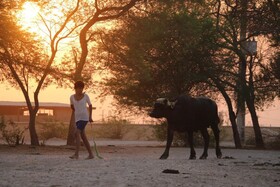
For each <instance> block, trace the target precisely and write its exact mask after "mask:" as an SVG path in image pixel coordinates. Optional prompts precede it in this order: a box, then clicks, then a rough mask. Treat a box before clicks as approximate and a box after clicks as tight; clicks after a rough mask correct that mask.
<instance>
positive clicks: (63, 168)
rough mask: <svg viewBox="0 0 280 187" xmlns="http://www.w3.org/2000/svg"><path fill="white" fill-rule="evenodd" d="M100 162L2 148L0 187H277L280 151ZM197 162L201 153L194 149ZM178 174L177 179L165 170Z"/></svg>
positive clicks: (182, 151)
mask: <svg viewBox="0 0 280 187" xmlns="http://www.w3.org/2000/svg"><path fill="white" fill-rule="evenodd" d="M98 150H99V152H100V155H101V156H102V157H104V159H98V158H94V159H92V160H85V158H86V157H87V152H86V151H85V149H84V148H82V150H81V154H80V158H79V159H78V160H71V159H69V156H70V155H72V154H73V152H74V150H73V148H72V147H67V146H44V147H42V146H41V147H36V148H35V147H31V146H28V145H24V146H18V147H9V146H7V145H0V186H12V187H13V186H25V187H26V186H36V187H39V186H48V187H58V186H104V187H111V186H112V187H114V186H116V187H130V186H131V187H134V186H136V187H138V186H139V187H158V186H160V187H165V186H170V187H175V186H215V187H217V186H223V187H225V186H236V187H237V186H238V187H241V186H252V187H253V186H254V187H256V186H260V187H264V186H271V187H276V186H280V151H272V150H236V149H222V151H223V159H217V158H216V157H215V150H214V149H210V150H209V157H208V159H207V160H199V159H197V160H188V156H189V149H188V148H175V147H172V148H171V151H170V156H169V158H168V159H167V160H159V159H158V158H159V156H160V155H161V154H162V152H163V150H164V147H162V146H151V145H148V146H147V145H144V146H137V145H132V144H131V145H126V144H125V145H121V144H118V145H110V146H108V145H101V146H99V147H98ZM196 151H197V157H199V156H200V154H201V153H202V149H200V148H197V149H196ZM166 169H173V170H178V171H179V173H178V174H169V173H163V170H166Z"/></svg>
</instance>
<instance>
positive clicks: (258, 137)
mask: <svg viewBox="0 0 280 187" xmlns="http://www.w3.org/2000/svg"><path fill="white" fill-rule="evenodd" d="M246 104H247V107H248V109H249V111H250V114H251V119H252V123H253V128H254V132H255V140H256V147H257V148H264V142H263V138H262V132H261V128H260V125H259V120H258V116H257V112H256V109H255V104H254V102H253V101H252V100H250V99H246Z"/></svg>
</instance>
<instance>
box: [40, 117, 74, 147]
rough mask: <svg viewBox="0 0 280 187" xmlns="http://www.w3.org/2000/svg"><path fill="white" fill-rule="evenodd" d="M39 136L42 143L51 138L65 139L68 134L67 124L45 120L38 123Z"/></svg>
mask: <svg viewBox="0 0 280 187" xmlns="http://www.w3.org/2000/svg"><path fill="white" fill-rule="evenodd" d="M40 126H41V129H40V131H39V137H40V139H41V140H43V143H44V142H45V141H47V140H48V139H51V138H61V139H66V138H67V135H68V128H69V127H68V125H67V124H64V123H62V122H53V121H49V122H45V123H41V124H40Z"/></svg>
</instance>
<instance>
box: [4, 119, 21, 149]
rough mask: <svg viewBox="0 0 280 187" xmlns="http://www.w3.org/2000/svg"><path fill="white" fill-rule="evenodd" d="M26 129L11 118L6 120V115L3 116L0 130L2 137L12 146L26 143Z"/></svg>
mask: <svg viewBox="0 0 280 187" xmlns="http://www.w3.org/2000/svg"><path fill="white" fill-rule="evenodd" d="M25 130H26V129H21V128H20V127H19V126H18V125H17V124H16V123H15V122H13V121H12V120H9V121H7V122H5V119H4V117H2V118H1V122H0V131H1V134H2V138H4V140H5V141H6V142H7V143H8V145H10V146H16V145H20V144H23V143H24V132H25Z"/></svg>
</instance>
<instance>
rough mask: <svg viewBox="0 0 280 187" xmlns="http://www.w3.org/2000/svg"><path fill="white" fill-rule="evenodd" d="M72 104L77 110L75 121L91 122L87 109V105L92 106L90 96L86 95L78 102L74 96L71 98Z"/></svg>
mask: <svg viewBox="0 0 280 187" xmlns="http://www.w3.org/2000/svg"><path fill="white" fill-rule="evenodd" d="M70 104H71V105H73V106H74V108H75V112H74V113H75V121H76V122H77V121H81V120H82V121H88V120H89V113H88V109H87V104H88V105H91V102H90V99H89V96H88V95H87V94H85V93H84V97H83V98H82V99H81V100H79V101H77V100H76V99H75V97H74V95H71V96H70Z"/></svg>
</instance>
